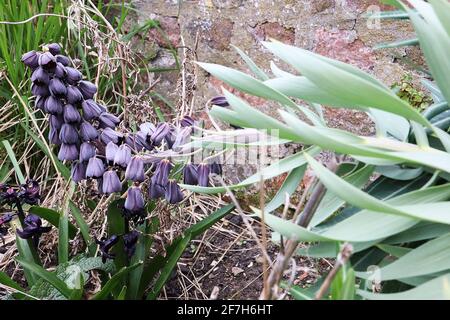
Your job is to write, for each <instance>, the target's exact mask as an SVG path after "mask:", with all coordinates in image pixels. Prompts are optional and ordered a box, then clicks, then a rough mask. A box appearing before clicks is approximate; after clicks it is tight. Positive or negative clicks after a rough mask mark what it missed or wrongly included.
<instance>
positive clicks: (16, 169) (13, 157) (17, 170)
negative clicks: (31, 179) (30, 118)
mask: <svg viewBox="0 0 450 320" xmlns="http://www.w3.org/2000/svg"><path fill="white" fill-rule="evenodd" d="M2 144H3V147H4V148H5V150H6V153H7V154H8V157H9V159H10V160H11V163H12V165H13V167H14V172H15V173H16V175H17V179H18V180H19V182H20V183H22V184H23V183H25V177H24V175H23V173H22V170H21V169H20V164H19V163H18V162H17V159H16V155H15V154H14V150H13V149H12V147H11V144H10V143H9V142H8V141H6V140H3V141H2Z"/></svg>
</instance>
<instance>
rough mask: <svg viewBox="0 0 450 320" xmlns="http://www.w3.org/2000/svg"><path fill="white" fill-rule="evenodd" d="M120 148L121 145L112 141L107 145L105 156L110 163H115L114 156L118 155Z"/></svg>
mask: <svg viewBox="0 0 450 320" xmlns="http://www.w3.org/2000/svg"><path fill="white" fill-rule="evenodd" d="M118 150H119V147H118V146H117V144H115V143H114V142H112V141H111V142H109V143H108V144H107V145H106V149H105V156H106V161H108V163H109V164H112V163H113V161H114V157H115V156H116V153H117V151H118Z"/></svg>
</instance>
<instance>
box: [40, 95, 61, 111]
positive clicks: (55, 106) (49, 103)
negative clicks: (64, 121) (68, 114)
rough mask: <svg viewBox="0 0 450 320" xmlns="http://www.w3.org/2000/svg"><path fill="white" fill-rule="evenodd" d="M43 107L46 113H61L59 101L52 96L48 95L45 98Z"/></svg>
mask: <svg viewBox="0 0 450 320" xmlns="http://www.w3.org/2000/svg"><path fill="white" fill-rule="evenodd" d="M44 109H45V111H46V112H47V113H50V114H53V115H61V114H62V113H63V106H62V103H61V101H60V100H59V99H58V98H55V97H54V96H49V97H47V99H46V100H45V103H44Z"/></svg>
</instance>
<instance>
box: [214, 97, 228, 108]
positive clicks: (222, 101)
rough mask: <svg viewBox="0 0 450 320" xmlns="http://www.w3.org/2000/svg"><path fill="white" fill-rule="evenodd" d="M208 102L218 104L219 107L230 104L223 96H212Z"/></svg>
mask: <svg viewBox="0 0 450 320" xmlns="http://www.w3.org/2000/svg"><path fill="white" fill-rule="evenodd" d="M210 102H211V104H212V105H215V106H219V107H224V108H226V107H229V106H230V104H229V103H228V101H227V98H225V97H224V96H217V97H214V98H212V99H211V100H210Z"/></svg>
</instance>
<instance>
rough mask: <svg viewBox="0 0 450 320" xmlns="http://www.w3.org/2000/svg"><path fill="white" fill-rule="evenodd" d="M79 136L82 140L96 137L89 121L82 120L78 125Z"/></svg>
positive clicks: (95, 132) (96, 133) (95, 131)
mask: <svg viewBox="0 0 450 320" xmlns="http://www.w3.org/2000/svg"><path fill="white" fill-rule="evenodd" d="M80 136H81V138H82V139H83V141H86V142H87V141H91V140H95V139H97V138H98V132H97V130H96V129H95V128H94V127H93V126H92V124H90V123H89V122H86V121H84V122H83V123H82V124H81V125H80Z"/></svg>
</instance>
